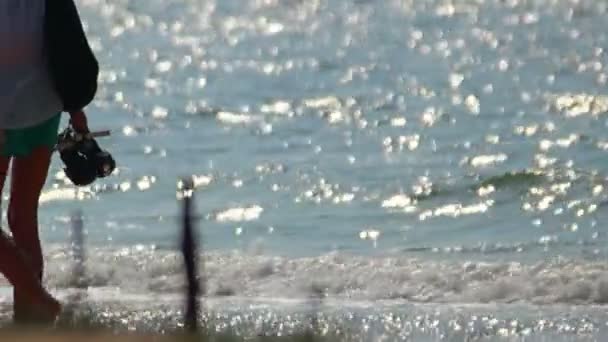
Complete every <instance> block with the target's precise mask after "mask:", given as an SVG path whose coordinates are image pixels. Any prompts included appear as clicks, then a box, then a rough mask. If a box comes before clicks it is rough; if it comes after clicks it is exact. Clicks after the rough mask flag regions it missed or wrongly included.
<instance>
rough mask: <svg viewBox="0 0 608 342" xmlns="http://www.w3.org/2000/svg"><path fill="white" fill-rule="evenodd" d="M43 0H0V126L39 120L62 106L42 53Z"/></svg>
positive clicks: (23, 125)
mask: <svg viewBox="0 0 608 342" xmlns="http://www.w3.org/2000/svg"><path fill="white" fill-rule="evenodd" d="M44 4H45V0H0V129H10V128H24V127H29V126H32V125H35V124H38V123H41V122H43V121H45V120H47V119H49V118H51V117H52V116H54V115H55V114H57V113H59V112H60V111H61V108H62V104H61V100H60V98H59V96H58V95H57V92H56V91H55V89H54V87H53V84H52V82H51V78H50V74H49V71H48V67H47V62H46V57H45V55H44V31H43V29H44V10H45V9H44Z"/></svg>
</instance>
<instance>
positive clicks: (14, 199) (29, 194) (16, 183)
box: [8, 147, 52, 320]
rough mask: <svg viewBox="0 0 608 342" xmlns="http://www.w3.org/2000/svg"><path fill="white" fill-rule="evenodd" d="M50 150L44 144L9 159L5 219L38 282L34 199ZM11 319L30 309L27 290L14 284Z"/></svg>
mask: <svg viewBox="0 0 608 342" xmlns="http://www.w3.org/2000/svg"><path fill="white" fill-rule="evenodd" d="M51 153H52V152H51V150H50V149H49V148H46V147H41V148H37V149H35V150H34V151H33V152H32V153H31V154H30V155H28V156H26V157H15V158H13V161H12V162H13V166H12V172H11V175H12V182H11V194H10V203H9V207H8V222H9V227H10V230H11V232H12V234H13V239H14V241H15V245H16V246H17V248H19V250H21V251H22V252H23V253H24V254H25V255H26V256H27V258H28V261H29V262H30V265H31V268H32V271H33V274H34V275H35V276H36V277H37V279H38V280H39V282H40V281H41V280H42V272H43V258H42V247H41V245H40V238H39V234H38V200H39V198H40V193H41V191H42V187H43V186H44V183H45V182H46V178H47V174H48V169H49V164H50V161H51ZM14 299H15V301H14V309H15V319H16V320H20V319H21V318H23V319H28V318H31V317H28V316H31V314H35V313H37V312H39V310H32V308H31V307H30V305H28V304H29V303H31V301H30V300H28V293H26V292H25V291H22V289H21V288H20V287H17V286H15V290H14Z"/></svg>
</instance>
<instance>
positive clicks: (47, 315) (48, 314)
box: [14, 289, 62, 325]
mask: <svg viewBox="0 0 608 342" xmlns="http://www.w3.org/2000/svg"><path fill="white" fill-rule="evenodd" d="M37 297H38V298H36V299H35V300H34V299H31V300H30V301H29V304H28V305H24V304H25V303H24V302H21V304H20V305H19V306H16V307H15V308H14V311H15V316H14V322H15V323H17V324H25V325H32V324H33V325H48V324H53V323H55V322H56V320H57V318H58V317H59V314H60V313H61V310H62V307H61V303H59V301H58V300H57V299H55V298H54V297H53V296H52V295H51V294H50V293H48V292H47V291H46V290H44V289H43V290H42V291H41V293H40V296H37Z"/></svg>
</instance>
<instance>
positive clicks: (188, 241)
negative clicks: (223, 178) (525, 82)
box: [181, 180, 200, 333]
mask: <svg viewBox="0 0 608 342" xmlns="http://www.w3.org/2000/svg"><path fill="white" fill-rule="evenodd" d="M182 191H183V232H182V234H183V235H182V245H181V247H182V253H183V256H184V264H185V267H186V282H187V286H188V288H187V293H186V316H185V317H184V318H185V327H186V329H187V330H188V331H189V332H192V333H194V332H197V331H198V316H199V309H200V308H199V302H198V297H199V294H200V285H199V282H198V272H197V266H198V240H197V234H196V232H195V229H194V220H195V217H194V215H193V214H192V212H193V200H194V198H193V194H194V192H193V185H192V182H191V181H190V180H184V181H183V190H182Z"/></svg>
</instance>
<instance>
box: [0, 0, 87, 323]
mask: <svg viewBox="0 0 608 342" xmlns="http://www.w3.org/2000/svg"><path fill="white" fill-rule="evenodd" d="M83 37H84V33H83V32H82V24H81V23H80V19H79V18H78V14H77V12H76V7H75V5H74V3H73V1H72V0H2V1H0V191H1V190H2V189H3V187H4V183H5V181H6V177H7V175H9V174H10V176H11V182H10V197H9V203H8V208H7V219H8V226H9V229H10V232H11V233H12V238H10V237H8V236H7V235H6V234H4V233H2V234H0V272H1V273H2V274H4V276H5V277H6V278H7V279H8V280H9V282H10V283H11V284H12V285H13V287H14V306H13V308H14V319H15V321H17V322H34V321H35V322H50V321H54V320H55V318H56V317H57V316H58V314H59V312H60V311H61V305H60V303H59V302H58V301H57V300H56V299H55V298H53V297H52V296H51V295H50V294H49V292H48V291H47V290H46V289H45V288H44V287H43V284H42V276H43V269H44V262H43V253H42V247H41V243H40V238H39V229H38V202H39V198H40V194H41V191H42V188H43V187H44V184H45V182H46V179H47V175H48V171H49V165H50V162H51V156H52V153H53V150H54V148H55V144H56V143H57V135H58V130H59V123H60V121H61V115H62V112H68V113H69V115H70V122H71V125H72V127H73V129H74V130H75V131H77V132H79V133H86V132H88V126H87V119H86V115H85V113H84V111H82V108H83V107H84V106H85V105H86V104H88V102H90V101H91V100H92V97H93V96H94V93H95V91H96V87H97V84H96V78H97V72H98V69H97V62H96V60H94V57H92V52H91V51H90V48H89V47H88V43H87V42H86V38H84V40H83ZM83 51H84V52H83ZM74 61H76V62H74ZM87 63H88V64H87ZM83 65H88V66H89V67H88V69H86V68H83ZM68 68H71V70H68ZM87 76H88V78H89V79H88V83H85V82H84V81H82V80H86V77H87ZM83 77H85V78H83ZM93 78H94V80H93ZM93 83H94V84H93ZM83 92H84V93H83ZM9 171H10V172H9Z"/></svg>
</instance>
